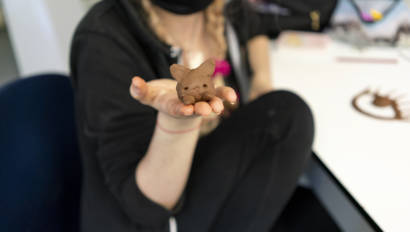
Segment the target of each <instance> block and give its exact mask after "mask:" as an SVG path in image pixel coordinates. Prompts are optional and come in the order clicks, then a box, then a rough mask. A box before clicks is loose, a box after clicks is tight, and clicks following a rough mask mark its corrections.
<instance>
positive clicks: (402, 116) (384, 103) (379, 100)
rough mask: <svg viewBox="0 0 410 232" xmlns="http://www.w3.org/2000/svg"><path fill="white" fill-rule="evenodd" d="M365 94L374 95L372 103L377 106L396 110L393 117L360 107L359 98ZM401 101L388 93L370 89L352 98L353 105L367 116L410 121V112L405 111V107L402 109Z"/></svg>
mask: <svg viewBox="0 0 410 232" xmlns="http://www.w3.org/2000/svg"><path fill="white" fill-rule="evenodd" d="M365 95H371V96H372V97H373V101H372V102H371V104H373V105H374V106H376V107H391V108H392V109H393V111H394V116H392V117H385V116H380V115H376V114H374V113H370V112H367V111H365V110H364V109H362V107H360V106H359V104H358V100H359V98H361V97H362V96H365ZM399 103H400V102H399V99H398V98H393V97H390V96H387V95H386V96H383V95H381V94H380V93H378V92H372V91H371V90H369V89H366V90H364V91H362V92H361V93H359V94H357V95H356V96H355V97H354V98H353V100H352V105H353V107H354V108H355V109H356V110H357V111H358V112H360V113H362V114H365V115H367V116H370V117H372V118H376V119H381V120H402V121H410V114H409V113H407V112H404V111H403V109H400V106H399Z"/></svg>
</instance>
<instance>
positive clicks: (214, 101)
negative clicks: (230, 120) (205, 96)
mask: <svg viewBox="0 0 410 232" xmlns="http://www.w3.org/2000/svg"><path fill="white" fill-rule="evenodd" d="M209 105H210V106H211V107H212V110H213V111H214V112H215V113H216V114H220V113H221V112H222V111H223V110H224V104H223V102H222V100H221V99H220V98H219V97H213V98H211V100H210V101H209Z"/></svg>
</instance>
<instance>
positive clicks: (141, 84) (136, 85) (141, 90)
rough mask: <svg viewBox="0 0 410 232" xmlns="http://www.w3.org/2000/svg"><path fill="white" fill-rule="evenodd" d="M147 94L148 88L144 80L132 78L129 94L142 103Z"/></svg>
mask: <svg viewBox="0 0 410 232" xmlns="http://www.w3.org/2000/svg"><path fill="white" fill-rule="evenodd" d="M147 92H148V86H147V83H146V82H145V81H144V79H142V78H141V77H138V76H136V77H134V78H132V82H131V86H130V94H131V96H132V97H133V98H134V99H136V100H139V101H141V102H143V101H144V100H145V98H146V95H147Z"/></svg>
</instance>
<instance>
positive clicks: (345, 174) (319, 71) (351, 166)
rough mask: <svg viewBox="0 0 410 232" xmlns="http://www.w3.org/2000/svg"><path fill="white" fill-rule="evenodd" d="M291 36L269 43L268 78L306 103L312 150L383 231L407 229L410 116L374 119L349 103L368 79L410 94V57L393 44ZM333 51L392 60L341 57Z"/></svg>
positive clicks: (409, 215)
mask: <svg viewBox="0 0 410 232" xmlns="http://www.w3.org/2000/svg"><path fill="white" fill-rule="evenodd" d="M291 36H293V37H294V38H292V39H291V40H289V38H290V37H289V34H288V35H287V37H282V39H279V40H278V41H280V42H278V41H276V42H273V43H272V48H271V49H272V55H273V56H272V60H271V65H272V66H271V67H272V72H273V80H274V85H275V87H276V88H284V89H290V90H293V91H295V92H297V93H298V94H299V95H301V96H302V97H303V98H304V99H305V100H306V101H307V102H308V104H309V105H310V106H311V108H312V110H313V113H314V117H315V123H316V125H315V129H316V135H315V142H314V151H315V152H316V153H317V155H318V157H319V159H320V160H321V161H322V162H323V163H324V165H325V166H326V167H327V168H328V169H329V170H330V172H331V173H332V174H333V175H334V176H335V177H336V179H337V180H338V181H339V182H340V183H341V184H342V185H343V186H344V188H345V189H346V190H347V191H348V192H349V193H350V194H351V196H352V197H353V198H354V199H355V200H356V201H357V203H359V205H360V206H361V207H362V208H363V209H364V210H365V211H366V212H367V213H368V215H369V216H370V217H371V218H372V219H373V220H374V221H375V222H376V224H377V225H378V226H379V227H380V228H381V229H382V230H384V231H400V232H401V231H410V123H405V122H400V121H380V120H376V119H372V118H369V117H367V116H364V115H362V114H359V113H358V112H357V111H355V110H354V109H353V107H352V105H351V100H352V98H353V96H354V95H355V94H357V93H359V92H360V91H362V90H364V89H365V88H367V87H369V86H370V87H371V88H381V90H382V91H387V90H397V93H405V94H407V99H409V101H410V61H408V60H405V59H404V58H402V57H400V56H399V55H398V52H397V50H394V49H368V50H365V51H362V52H360V51H357V50H355V49H353V48H351V47H349V46H347V45H343V44H341V43H337V42H334V41H331V40H329V41H327V40H326V38H325V39H324V43H320V44H321V45H320V46H316V47H315V46H313V47H312V46H311V45H312V44H311V41H310V42H307V44H308V45H303V44H305V42H306V41H303V40H305V37H303V36H302V37H300V36H299V35H294V34H292V35H291ZM295 36H296V37H295ZM295 38H296V42H295ZM307 38H308V39H307V40H311V39H312V38H313V40H315V38H314V36H313V37H311V36H310V35H307ZM319 39H323V38H319ZM298 40H299V41H298ZM289 41H290V42H289ZM301 41H302V42H301ZM301 43H302V45H301ZM322 45H323V46H322ZM407 54H410V52H407ZM337 57H356V58H364V57H367V58H370V57H372V58H374V57H376V58H377V59H378V58H383V59H388V60H387V61H394V60H396V61H397V63H394V62H393V64H392V63H388V64H375V63H366V62H364V63H355V62H347V63H343V62H338V61H337ZM390 59H391V60H390ZM365 61H366V60H365ZM408 108H409V111H410V104H409V106H408ZM383 113H386V114H387V112H383Z"/></svg>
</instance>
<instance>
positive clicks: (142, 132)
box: [71, 0, 263, 232]
mask: <svg viewBox="0 0 410 232" xmlns="http://www.w3.org/2000/svg"><path fill="white" fill-rule="evenodd" d="M225 12H226V18H227V21H230V22H232V25H233V28H234V29H235V31H236V32H237V35H238V38H239V43H240V45H241V46H242V47H243V46H244V45H245V44H246V42H247V41H248V40H249V39H251V38H252V37H254V36H256V35H258V34H261V33H263V30H262V28H260V26H259V25H260V24H259V22H258V20H259V18H258V16H257V15H256V14H254V13H253V11H252V10H251V9H250V8H247V7H244V1H239V0H237V1H235V0H233V1H231V2H230V3H229V5H227V7H226V11H225ZM241 54H243V52H242V53H241ZM179 55H180V52H179V51H178V49H175V48H173V47H171V46H169V45H167V44H164V43H162V42H161V41H160V40H158V38H157V37H156V36H155V35H154V34H153V33H152V31H151V30H150V29H149V27H148V26H147V24H146V22H145V20H144V12H143V11H142V9H141V7H140V6H139V3H138V1H137V0H134V1H132V0H104V1H101V2H100V3H98V4H96V5H95V6H94V7H93V8H92V9H91V10H90V11H89V12H88V14H87V15H86V16H85V17H84V19H83V20H82V21H81V23H80V25H79V26H78V28H77V30H76V33H75V35H74V38H73V42H72V48H71V77H72V82H73V87H74V91H75V102H76V119H77V129H78V135H79V140H80V148H81V153H82V158H83V159H82V160H83V170H84V172H83V177H84V178H83V189H82V205H81V221H82V223H81V226H82V230H83V231H98V232H104V231H116V232H126V231H168V230H169V228H168V220H169V218H170V217H171V216H172V215H173V214H174V213H176V212H177V211H178V210H181V209H182V210H183V201H182V200H180V201H179V203H178V205H177V207H176V208H175V209H174V210H172V211H170V210H167V209H165V208H163V207H162V206H160V205H158V204H156V203H155V202H153V201H151V200H150V199H148V198H147V197H146V196H145V195H144V194H143V193H142V192H141V191H140V189H139V188H138V186H137V185H136V182H135V168H136V166H137V164H138V162H139V161H140V160H141V158H142V157H143V155H144V154H145V152H146V149H147V147H148V144H149V142H150V139H151V136H152V134H153V130H154V127H155V122H156V111H155V110H154V109H152V108H150V107H148V106H144V105H142V104H140V103H139V102H138V101H135V100H134V99H132V98H131V96H130V95H129V86H130V83H131V79H132V77H133V76H141V77H143V78H144V79H145V80H146V81H149V80H153V79H155V78H170V76H171V75H170V73H169V66H170V65H171V64H173V63H177V60H178V56H179ZM228 57H229V56H228ZM244 60H246V59H245V58H244ZM235 76H236V78H235ZM238 76H239V75H232V76H231V77H229V78H228V83H230V84H231V85H232V86H233V87H234V88H236V86H237V85H238V86H241V85H240V84H237V83H243V81H244V80H238ZM242 86H244V85H243V84H242ZM238 91H240V92H244V88H242V90H241V89H238ZM244 93H245V92H244ZM182 198H183V197H181V199H182Z"/></svg>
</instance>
